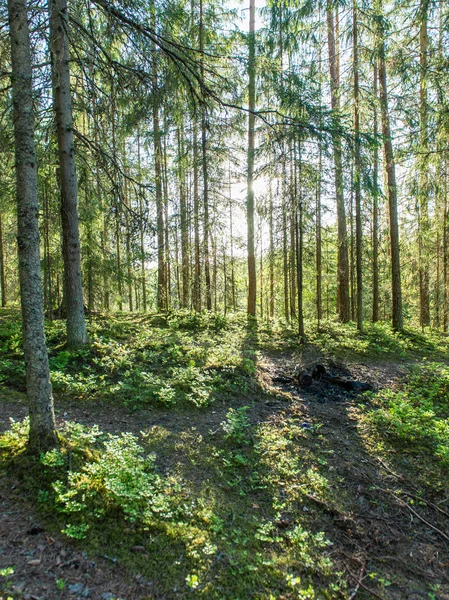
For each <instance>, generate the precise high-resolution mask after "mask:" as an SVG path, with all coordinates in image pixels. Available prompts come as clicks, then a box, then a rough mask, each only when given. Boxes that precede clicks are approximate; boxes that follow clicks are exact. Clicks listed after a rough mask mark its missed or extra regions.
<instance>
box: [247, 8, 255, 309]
mask: <svg viewBox="0 0 449 600" xmlns="http://www.w3.org/2000/svg"><path fill="white" fill-rule="evenodd" d="M255 13H256V4H255V0H250V2H249V36H248V49H249V57H248V110H249V115H248V172H247V196H246V220H247V229H248V232H247V243H248V307H247V312H248V314H249V315H252V316H255V314H256V297H257V289H256V287H257V282H256V256H255V244H254V186H253V183H254V126H255V122H254V121H255V118H254V111H255V108H256V41H255V36H256V33H255Z"/></svg>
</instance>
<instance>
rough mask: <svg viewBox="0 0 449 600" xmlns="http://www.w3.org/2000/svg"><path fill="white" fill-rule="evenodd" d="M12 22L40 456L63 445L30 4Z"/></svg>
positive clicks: (27, 323)
mask: <svg viewBox="0 0 449 600" xmlns="http://www.w3.org/2000/svg"><path fill="white" fill-rule="evenodd" d="M8 16H9V26H10V38H11V63H12V94H13V109H14V119H13V122H14V139H15V162H16V181H17V188H16V190H17V230H18V231H17V241H18V250H19V279H20V296H21V301H22V326H23V347H24V354H25V368H26V381H27V396H28V403H29V410H30V432H29V444H28V447H29V450H30V452H32V453H35V454H39V453H40V452H43V451H45V450H48V449H50V448H53V447H55V446H56V445H57V443H58V439H57V433H56V424H55V417H54V411H53V396H52V389H51V383H50V370H49V365H48V355H47V348H46V341H45V332H44V310H43V295H42V280H41V270H40V253H39V223H38V213H39V206H38V199H37V160H36V152H35V145H34V107H33V90H32V73H31V50H30V36H29V28H28V21H27V8H26V3H25V1H24V0H8Z"/></svg>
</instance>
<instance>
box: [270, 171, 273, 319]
mask: <svg viewBox="0 0 449 600" xmlns="http://www.w3.org/2000/svg"><path fill="white" fill-rule="evenodd" d="M269 210H270V216H269V226H270V317H271V318H273V317H274V232H273V188H272V181H271V178H270V208H269Z"/></svg>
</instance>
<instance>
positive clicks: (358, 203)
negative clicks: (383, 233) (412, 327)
mask: <svg viewBox="0 0 449 600" xmlns="http://www.w3.org/2000/svg"><path fill="white" fill-rule="evenodd" d="M352 32H353V70H354V137H355V139H354V191H355V238H356V239H355V253H356V281H357V309H356V310H357V329H358V330H359V331H360V332H362V331H363V271H362V199H361V181H360V180H361V159H360V106H359V49H358V43H359V41H358V23H357V3H356V0H353V3H352Z"/></svg>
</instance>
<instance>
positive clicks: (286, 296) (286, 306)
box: [282, 157, 290, 321]
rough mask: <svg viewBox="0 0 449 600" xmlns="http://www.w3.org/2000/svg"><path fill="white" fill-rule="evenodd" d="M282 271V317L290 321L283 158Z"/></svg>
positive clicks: (285, 190)
mask: <svg viewBox="0 0 449 600" xmlns="http://www.w3.org/2000/svg"><path fill="white" fill-rule="evenodd" d="M282 171H283V172H282V255H283V265H282V271H283V275H284V315H285V318H286V320H287V321H289V320H290V310H289V278H288V229H287V173H286V166H285V157H284V158H283V164H282Z"/></svg>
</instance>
